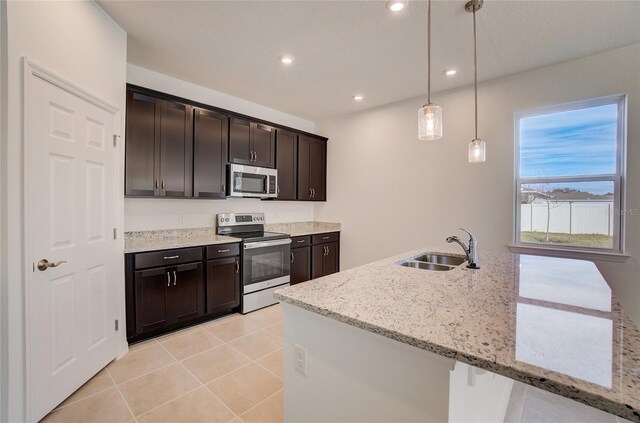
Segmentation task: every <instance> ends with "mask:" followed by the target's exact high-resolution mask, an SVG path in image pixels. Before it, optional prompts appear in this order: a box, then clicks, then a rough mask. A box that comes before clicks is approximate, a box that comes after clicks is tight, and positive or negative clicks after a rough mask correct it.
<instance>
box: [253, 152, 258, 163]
mask: <svg viewBox="0 0 640 423" xmlns="http://www.w3.org/2000/svg"><path fill="white" fill-rule="evenodd" d="M253 156H254V162H257V161H258V152H257V151H254V152H253Z"/></svg>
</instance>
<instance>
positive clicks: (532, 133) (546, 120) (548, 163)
mask: <svg viewBox="0 0 640 423" xmlns="http://www.w3.org/2000/svg"><path fill="white" fill-rule="evenodd" d="M617 113H618V108H617V105H616V104H608V105H605V106H598V107H590V108H588V109H579V110H570V111H567V112H561V113H553V114H549V115H541V116H534V117H529V118H525V119H522V120H521V121H520V176H521V177H523V178H528V177H536V176H571V175H602V174H611V173H615V171H616V131H617V121H618V117H617ZM566 185H567V186H568V187H570V188H574V187H573V186H572V184H566ZM589 185H590V188H591V189H590V190H589V191H591V192H593V193H595V194H603V193H606V192H607V191H608V190H610V186H611V183H610V182H605V183H602V184H599V183H590V184H589ZM575 188H583V189H584V185H582V186H581V187H580V186H576V187H575ZM603 190H604V191H603Z"/></svg>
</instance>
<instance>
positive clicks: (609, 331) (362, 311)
mask: <svg viewBox="0 0 640 423" xmlns="http://www.w3.org/2000/svg"><path fill="white" fill-rule="evenodd" d="M425 251H434V250H432V249H428V248H424V249H421V250H418V251H415V252H413V253H407V254H403V255H400V256H397V257H393V258H389V259H384V260H380V261H377V262H374V263H371V264H368V265H364V266H360V267H357V268H353V269H350V270H347V271H344V272H340V273H337V274H334V275H330V276H326V277H323V278H319V279H315V280H312V281H309V282H306V283H302V284H298V285H295V286H292V287H288V288H283V289H280V290H278V291H276V294H275V296H276V297H277V298H278V299H280V300H281V301H284V302H285V303H289V304H292V305H294V306H297V307H300V308H302V309H306V310H308V311H311V312H314V313H317V314H320V315H323V316H326V317H329V318H331V319H334V320H337V321H340V322H343V323H346V324H348V325H351V326H354V327H357V328H360V329H363V330H365V331H369V332H373V333H376V334H380V335H382V336H385V337H387V338H391V339H394V340H396V341H399V342H402V343H405V344H409V345H412V346H415V347H418V348H421V349H424V350H427V351H430V352H432V353H435V354H437V355H440V356H444V357H447V358H451V359H454V360H457V361H460V362H463V363H467V364H470V365H472V366H475V367H478V368H481V369H486V370H488V371H490V372H493V373H497V374H500V375H503V376H506V377H508V378H511V379H515V380H517V381H520V382H523V383H526V384H529V385H532V386H536V387H538V388H541V389H544V390H547V391H549V392H553V393H555V394H558V395H561V396H564V397H567V398H571V399H574V400H576V401H579V402H582V403H585V404H587V405H590V406H592V407H595V408H599V409H601V410H604V411H607V412H609V413H612V414H616V415H618V416H621V417H624V418H627V419H630V420H633V421H636V422H640V333H639V331H638V329H637V327H636V326H635V325H634V324H633V323H632V321H631V320H630V318H629V317H628V316H627V315H626V314H625V313H624V312H623V311H622V309H621V308H620V304H619V303H618V301H617V300H616V299H615V298H614V296H613V295H612V293H611V290H610V289H609V286H608V285H607V283H606V282H605V280H604V279H603V278H602V276H601V275H600V273H599V271H598V270H597V268H596V267H595V265H594V264H593V263H591V262H587V261H581V260H570V259H558V258H550V257H539V256H529V255H520V254H511V253H484V254H480V260H479V262H480V265H481V269H479V270H471V269H467V268H466V267H464V265H461V266H459V267H458V268H456V269H454V270H451V271H443V272H437V271H428V270H421V269H415V268H407V267H402V266H399V265H398V264H397V262H398V261H399V260H400V259H403V258H407V257H410V256H413V255H416V254H418V253H421V252H425Z"/></svg>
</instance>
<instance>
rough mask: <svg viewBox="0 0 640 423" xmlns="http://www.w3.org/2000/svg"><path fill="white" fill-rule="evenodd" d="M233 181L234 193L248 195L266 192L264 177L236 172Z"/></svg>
mask: <svg viewBox="0 0 640 423" xmlns="http://www.w3.org/2000/svg"><path fill="white" fill-rule="evenodd" d="M233 179H234V182H233V186H234V188H233V189H234V191H237V192H250V193H264V192H266V189H265V183H266V179H267V177H266V176H265V175H254V174H251V173H240V172H236V173H235V174H234V178H233Z"/></svg>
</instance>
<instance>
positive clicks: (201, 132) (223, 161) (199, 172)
mask: <svg viewBox="0 0 640 423" xmlns="http://www.w3.org/2000/svg"><path fill="white" fill-rule="evenodd" d="M193 131H194V136H193V149H194V151H193V196H194V197H199V198H225V183H226V167H227V148H228V145H229V117H228V116H226V115H223V114H220V113H217V112H214V111H211V110H205V109H195V110H194V128H193Z"/></svg>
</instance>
